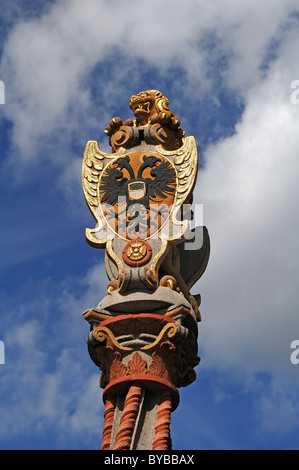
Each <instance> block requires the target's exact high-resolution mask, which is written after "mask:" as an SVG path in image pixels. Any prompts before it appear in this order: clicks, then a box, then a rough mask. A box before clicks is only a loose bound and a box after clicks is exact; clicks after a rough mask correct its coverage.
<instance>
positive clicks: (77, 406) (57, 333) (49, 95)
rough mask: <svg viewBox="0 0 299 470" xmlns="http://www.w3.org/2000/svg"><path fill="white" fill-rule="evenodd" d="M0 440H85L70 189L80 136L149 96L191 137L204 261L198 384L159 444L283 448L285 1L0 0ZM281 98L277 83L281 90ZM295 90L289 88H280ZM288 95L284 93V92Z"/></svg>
mask: <svg viewBox="0 0 299 470" xmlns="http://www.w3.org/2000/svg"><path fill="white" fill-rule="evenodd" d="M1 7H2V9H1V19H0V22H1V24H0V38H1V41H0V54H1V58H0V80H2V81H3V83H4V85H5V104H1V105H0V150H1V163H0V165H1V167H0V179H1V184H0V193H1V197H0V201H1V226H0V245H1V271H0V279H1V282H0V301H1V317H0V340H1V341H3V343H4V345H5V364H0V422H1V427H0V448H1V449H97V448H99V445H100V439H101V430H102V424H103V404H102V398H101V396H102V390H101V389H100V388H99V386H98V381H99V376H100V373H99V371H98V370H97V368H96V366H95V365H94V364H93V363H92V361H91V360H90V358H89V356H88V353H87V349H86V344H85V337H86V335H87V334H88V324H87V323H86V322H85V321H84V319H83V317H82V312H83V311H84V310H85V309H87V308H89V307H94V306H96V305H97V304H98V302H99V301H100V300H101V298H102V297H103V296H104V293H105V290H106V284H107V277H106V274H105V270H104V266H103V252H102V251H99V250H96V249H93V248H91V247H90V246H89V245H87V243H86V242H85V236H84V232H85V227H93V226H94V220H93V219H92V217H91V215H90V213H89V210H88V208H87V206H86V203H85V200H84V196H83V192H82V188H81V164H82V157H83V151H84V148H85V144H86V142H87V140H98V142H99V144H100V147H101V149H102V150H104V151H110V148H109V144H108V139H107V137H106V136H105V134H104V132H103V131H104V128H105V126H106V125H107V124H108V122H109V120H110V119H111V118H112V117H114V116H120V117H121V118H123V119H126V118H129V117H131V111H130V109H129V107H128V103H129V99H130V96H131V95H132V94H135V93H138V92H139V91H142V90H147V89H152V88H154V89H158V90H160V91H162V92H163V93H164V94H165V95H166V96H167V97H168V99H169V101H170V108H171V110H172V111H173V112H174V113H175V114H176V115H177V116H178V117H179V118H180V120H181V125H182V128H183V129H184V130H185V132H186V135H194V136H195V138H196V141H197V144H198V151H199V159H200V170H199V173H198V180H197V185H196V188H195V192H194V203H198V204H203V216H204V223H205V225H207V227H208V229H209V231H210V236H211V259H210V263H209V265H208V269H207V271H206V273H205V275H204V276H203V278H202V279H201V280H200V281H199V282H198V283H197V285H196V286H195V287H194V288H193V292H194V293H198V292H200V293H201V296H202V306H201V312H202V318H203V320H202V322H201V324H200V325H199V328H200V335H199V355H200V357H201V363H200V365H199V366H198V367H197V369H196V371H197V381H196V382H195V383H193V384H192V385H190V386H189V387H187V388H186V389H181V390H180V395H181V403H180V406H179V408H178V409H177V410H176V411H175V412H174V413H173V414H172V425H171V432H172V439H173V447H174V449H298V434H299V399H298V396H299V380H298V379H299V364H298V365H295V364H292V363H291V361H290V355H291V352H292V351H291V349H290V344H291V342H292V341H293V340H295V339H299V320H298V318H299V317H298V314H299V303H298V280H299V268H298V248H299V247H298V230H299V217H298V215H299V214H298V196H299V189H298V188H299V185H298V181H297V179H298V172H299V159H298V148H299V133H298V125H299V104H296V100H294V99H292V93H295V92H296V89H294V88H293V89H292V88H291V83H292V82H294V81H295V80H299V67H298V41H299V9H298V2H297V1H295V0H285V1H284V2H281V1H280V0H271V1H270V0H259V1H257V0H250V1H249V0H243V1H242V2H240V1H237V0H221V1H220V0H214V1H211V2H210V1H209V2H208V1H202V0H188V1H187V2H184V4H182V2H179V1H177V0H172V1H170V0H165V1H161V0H160V1H158V0H152V1H150V2H149V1H147V2H145V1H143V0H139V1H135V0H130V1H120V0H111V1H104V0H97V1H96V0H87V1H86V2H85V3H84V7H83V4H82V2H80V1H79V0H65V1H33V0H28V1H26V2H23V1H21V0H12V1H11V0H10V1H6V0H3V1H2V2H1ZM293 97H294V95H293ZM296 97H299V93H297V95H296ZM297 101H298V100H297Z"/></svg>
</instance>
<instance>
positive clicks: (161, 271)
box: [82, 90, 210, 450]
mask: <svg viewBox="0 0 299 470" xmlns="http://www.w3.org/2000/svg"><path fill="white" fill-rule="evenodd" d="M168 105H169V103H168V100H167V98H166V97H165V96H164V95H163V94H162V93H160V92H159V91H156V90H149V91H146V92H141V93H139V94H137V95H134V96H133V97H131V100H130V108H131V109H132V110H133V113H134V115H135V119H129V120H126V121H125V122H123V121H122V119H120V118H113V119H112V120H111V121H110V123H109V125H108V126H107V127H106V130H105V132H106V134H107V135H108V136H109V138H110V144H111V147H112V153H111V154H108V153H104V152H102V151H101V150H100V147H99V145H98V143H97V142H96V141H89V142H88V143H87V145H86V149H85V152H84V157H83V170H82V185H83V191H84V195H85V199H86V202H87V204H88V206H89V209H90V210H91V213H92V215H93V216H94V218H95V219H96V222H97V225H96V227H95V228H94V229H86V239H87V241H88V243H89V244H90V245H91V246H94V247H96V248H103V249H105V267H106V272H107V276H108V284H107V293H106V296H105V297H104V298H103V299H101V300H100V301H99V303H98V305H97V306H95V307H93V308H91V309H89V310H86V311H85V312H84V318H85V319H86V320H87V321H88V322H89V324H90V333H89V334H88V336H87V345H88V351H89V354H90V356H91V358H92V360H93V361H94V363H95V364H96V365H97V366H98V367H99V368H100V369H101V371H102V376H101V380H100V385H101V387H102V388H103V389H104V392H103V400H104V402H105V415H104V416H105V422H104V428H103V440H102V449H103V450H108V449H118V450H129V449H140V450H141V449H155V450H158V449H160V450H167V449H170V448H171V439H170V428H169V426H170V415H171V412H172V411H173V410H174V409H175V408H176V407H177V406H178V404H179V393H178V390H177V389H178V388H179V387H184V386H187V385H189V384H190V383H192V382H193V381H194V380H195V378H196V374H195V370H194V368H195V367H196V366H197V364H198V363H199V357H198V355H197V349H198V345H197V337H198V327H197V323H198V321H200V319H201V316H200V312H199V309H198V306H199V304H200V295H197V296H192V295H191V294H190V288H191V287H192V286H193V285H194V284H195V282H196V281H197V280H198V279H199V278H200V277H201V276H202V274H203V273H204V271H205V269H206V266H207V263H208V259H209V252H210V241H209V235H208V231H207V229H206V227H197V228H196V229H195V232H194V240H193V243H192V239H191V237H190V228H189V223H190V221H189V216H188V213H190V207H191V206H190V202H191V201H192V191H193V188H194V185H195V181H196V176H197V167H198V159H197V148H196V143H195V140H194V138H193V137H186V136H185V132H184V131H183V130H182V129H181V127H180V121H179V119H178V118H177V117H176V116H175V115H174V113H173V112H172V111H171V110H170V109H169V107H168ZM191 235H192V232H191Z"/></svg>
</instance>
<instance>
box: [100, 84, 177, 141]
mask: <svg viewBox="0 0 299 470" xmlns="http://www.w3.org/2000/svg"><path fill="white" fill-rule="evenodd" d="M168 105H169V101H168V99H167V98H166V96H164V95H163V93H161V92H160V91H158V90H148V91H141V92H140V93H138V94H137V95H133V96H131V98H130V103H129V106H130V108H131V109H132V111H133V113H134V116H135V118H136V119H134V120H133V119H127V120H126V121H125V122H123V121H122V119H121V118H119V117H115V118H113V119H111V121H110V123H109V125H108V126H107V127H106V128H105V134H107V135H108V136H111V135H113V134H115V133H116V132H117V131H118V130H119V128H120V127H121V126H133V127H141V126H149V125H153V124H160V125H161V126H162V127H164V128H166V129H167V130H170V131H172V132H174V133H175V137H176V139H178V140H179V141H180V142H182V139H183V137H184V136H185V132H184V131H183V129H181V127H180V125H181V123H180V121H179V119H178V118H177V117H176V116H175V115H174V114H173V112H172V111H170V109H169V107H168Z"/></svg>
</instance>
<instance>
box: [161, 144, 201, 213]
mask: <svg viewBox="0 0 299 470" xmlns="http://www.w3.org/2000/svg"><path fill="white" fill-rule="evenodd" d="M159 153H162V154H163V155H165V156H166V157H168V158H169V157H172V159H173V163H174V164H175V167H176V172H177V189H176V198H175V201H174V204H175V205H179V206H181V205H182V204H184V202H186V201H187V200H188V196H189V194H191V193H192V191H193V189H194V186H195V182H196V177H197V169H198V155H197V147H196V141H195V139H194V137H192V136H191V137H186V138H184V141H183V145H182V146H181V147H180V148H179V149H177V150H171V151H169V150H165V149H163V147H162V146H159Z"/></svg>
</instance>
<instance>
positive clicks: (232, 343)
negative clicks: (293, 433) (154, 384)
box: [196, 30, 299, 378]
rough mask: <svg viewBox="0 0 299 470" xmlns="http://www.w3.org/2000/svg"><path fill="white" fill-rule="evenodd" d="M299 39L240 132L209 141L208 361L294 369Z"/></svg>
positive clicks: (253, 95)
mask: <svg viewBox="0 0 299 470" xmlns="http://www.w3.org/2000/svg"><path fill="white" fill-rule="evenodd" d="M295 38H297V42H298V39H299V33H298V30H297V33H296V35H295V34H294V32H293V31H291V32H290V34H289V35H288V36H287V37H286V38H285V41H284V43H283V44H282V45H281V47H280V50H279V55H278V58H277V60H276V61H275V62H274V63H273V64H272V66H271V67H270V68H269V71H268V75H267V76H266V77H264V78H263V79H262V80H260V81H259V82H258V84H257V85H256V86H254V87H252V88H251V90H250V91H249V92H248V93H247V106H246V109H245V111H244V114H243V116H242V121H241V122H240V123H239V124H238V125H237V126H236V133H235V134H234V135H233V136H232V137H230V138H228V139H225V140H223V141H221V142H218V143H217V144H215V145H214V146H211V147H210V148H208V149H207V151H206V153H205V158H206V166H205V169H204V170H203V171H202V172H201V173H200V174H199V180H198V186H197V190H196V191H197V202H201V203H203V204H204V223H205V224H206V225H207V226H208V228H209V230H210V234H211V244H212V250H211V260H210V264H209V266H208V269H207V271H206V273H205V276H204V277H203V278H202V281H201V282H200V288H201V290H202V296H203V304H202V310H203V312H202V313H203V323H202V325H201V330H202V335H201V336H202V343H203V345H204V349H205V356H206V360H207V361H208V362H209V364H214V365H216V366H219V367H223V366H224V367H227V366H230V365H233V364H234V365H237V366H238V367H239V368H242V369H243V371H244V370H247V371H251V372H257V371H259V370H267V371H268V372H270V373H273V374H279V373H283V374H287V375H289V377H290V378H291V377H293V376H294V374H295V373H296V371H295V369H294V367H292V366H291V364H290V360H289V357H290V349H289V348H290V342H291V340H292V338H293V337H294V335H295V336H298V332H299V321H298V318H299V317H298V307H299V305H298V299H297V290H298V287H297V286H298V281H299V269H298V264H297V263H296V253H297V252H298V248H299V247H298V230H299V224H298V211H297V207H296V205H297V202H296V201H298V196H299V189H298V183H297V174H298V172H299V163H298V148H299V135H298V125H299V107H298V106H297V107H296V105H293V104H291V101H290V83H291V81H292V79H294V66H293V64H294V62H295V61H296V50H295V45H294V44H295V43H294V40H295ZM298 72H299V70H298Z"/></svg>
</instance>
